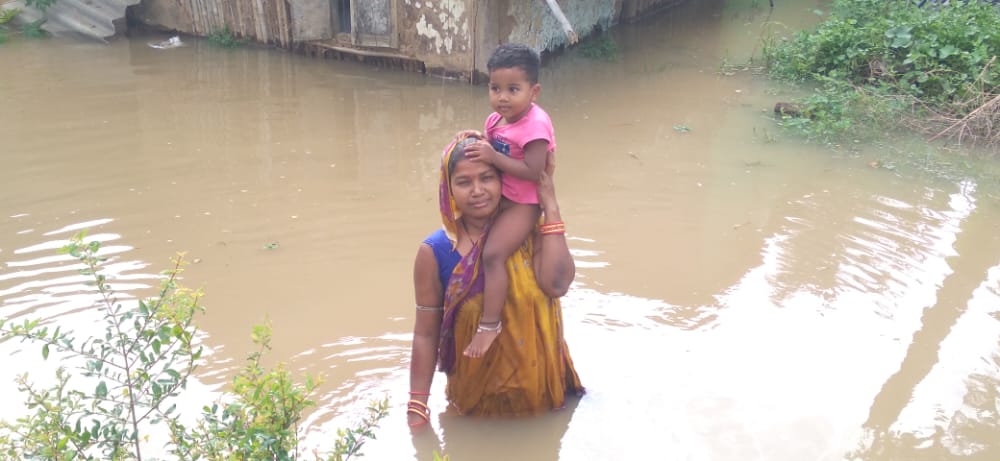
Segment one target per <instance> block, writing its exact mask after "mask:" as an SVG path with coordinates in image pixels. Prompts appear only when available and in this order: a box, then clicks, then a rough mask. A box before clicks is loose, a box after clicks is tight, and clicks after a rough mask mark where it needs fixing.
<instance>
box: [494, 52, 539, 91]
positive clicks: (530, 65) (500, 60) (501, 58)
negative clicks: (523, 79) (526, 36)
mask: <svg viewBox="0 0 1000 461" xmlns="http://www.w3.org/2000/svg"><path fill="white" fill-rule="evenodd" d="M541 61H542V60H541V58H540V57H539V56H538V53H536V52H535V50H533V49H531V48H529V47H527V46H525V45H521V44H519V43H504V44H503V45H500V46H498V47H497V49H495V50H493V54H492V55H490V60H489V61H488V62H487V63H486V70H488V71H489V72H493V71H494V70H496V69H510V68H514V67H517V68H520V69H521V70H523V71H524V73H525V74H528V81H530V82H531V83H532V84H535V83H538V68H539V67H541V64H542V62H541Z"/></svg>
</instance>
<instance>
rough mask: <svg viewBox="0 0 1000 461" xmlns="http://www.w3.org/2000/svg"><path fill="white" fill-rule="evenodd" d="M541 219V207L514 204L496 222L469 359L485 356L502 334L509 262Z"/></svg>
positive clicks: (486, 254) (487, 248) (488, 244)
mask: <svg viewBox="0 0 1000 461" xmlns="http://www.w3.org/2000/svg"><path fill="white" fill-rule="evenodd" d="M538 216H539V208H538V205H526V204H520V203H514V204H511V205H510V206H509V207H508V208H507V209H505V210H504V211H503V212H502V213H500V215H499V216H497V218H496V221H495V222H494V223H493V226H492V228H491V229H490V235H489V237H488V238H487V239H486V243H485V244H484V246H483V277H484V278H485V279H486V280H485V286H484V287H483V313H482V315H480V317H479V328H478V329H476V335H475V336H473V337H472V341H471V342H470V343H469V345H468V346H467V347H466V348H465V352H464V354H465V355H466V356H467V357H472V358H479V357H482V356H483V355H485V354H486V351H488V350H489V348H490V345H491V344H493V340H494V339H496V338H497V336H499V335H500V331H501V330H502V327H503V324H502V323H501V322H500V312H501V311H502V310H503V305H504V301H505V300H506V299H507V288H508V286H509V285H510V280H509V278H508V275H507V259H508V258H510V255H512V254H514V251H516V250H517V249H518V248H519V247H520V246H521V245H522V244H523V243H524V241H525V240H526V239H527V238H528V235H530V234H531V231H532V230H533V229H534V228H535V223H536V222H537V221H538Z"/></svg>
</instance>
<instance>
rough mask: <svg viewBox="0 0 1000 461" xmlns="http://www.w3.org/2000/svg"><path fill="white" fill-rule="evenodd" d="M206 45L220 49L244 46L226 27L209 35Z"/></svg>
mask: <svg viewBox="0 0 1000 461" xmlns="http://www.w3.org/2000/svg"><path fill="white" fill-rule="evenodd" d="M208 43H211V44H212V45H214V46H217V47H220V48H238V47H241V46H243V45H244V42H243V40H240V39H238V38H236V35H235V34H233V31H232V30H230V29H229V26H228V25H227V26H223V27H222V28H221V29H216V30H213V31H212V32H211V33H209V34H208Z"/></svg>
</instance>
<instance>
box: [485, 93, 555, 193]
mask: <svg viewBox="0 0 1000 461" xmlns="http://www.w3.org/2000/svg"><path fill="white" fill-rule="evenodd" d="M501 119H502V116H501V115H500V114H498V113H496V112H494V113H492V114H490V116H489V117H486V138H487V139H489V141H490V144H492V145H493V149H494V150H496V151H497V152H499V153H501V154H504V155H506V156H508V157H511V158H514V159H517V160H524V146H525V145H527V144H528V143H530V142H531V141H537V140H539V139H544V140H545V141H548V143H549V148H548V151H549V152H553V151H555V150H556V135H555V132H554V131H555V130H554V129H553V128H552V119H550V118H549V114H547V113H545V111H544V110H542V108H541V107H538V105H536V104H534V103H532V104H531V108H530V109H528V113H526V114H524V117H521V119H520V120H518V121H516V122H514V123H513V124H510V125H503V126H497V124H498V123H500V120H501ZM502 192H503V196H504V197H507V198H508V199H510V200H511V201H513V202H516V203H530V204H537V203H538V188H537V185H536V184H535V182H534V181H529V180H526V179H521V178H518V177H516V176H514V175H512V174H504V175H503V189H502Z"/></svg>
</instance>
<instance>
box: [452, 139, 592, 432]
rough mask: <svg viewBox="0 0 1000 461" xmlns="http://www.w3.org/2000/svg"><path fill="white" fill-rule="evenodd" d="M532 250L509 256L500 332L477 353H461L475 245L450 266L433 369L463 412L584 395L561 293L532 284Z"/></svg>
mask: <svg viewBox="0 0 1000 461" xmlns="http://www.w3.org/2000/svg"><path fill="white" fill-rule="evenodd" d="M452 147H453V146H452ZM452 147H450V148H449V150H447V151H445V156H444V161H443V162H442V178H443V179H442V188H441V189H442V190H441V202H442V203H441V205H442V218H443V219H444V221H445V230H446V232H448V231H452V232H454V230H455V224H454V223H455V220H457V216H455V214H457V213H454V212H455V211H457V208H456V207H454V205H453V204H454V202H453V199H452V198H451V191H450V185H449V184H447V181H448V179H447V178H448V171H447V164H448V157H449V154H450V150H451V148H452ZM448 221H451V222H450V223H449V222H448ZM449 224H450V225H449ZM448 233H449V236H451V235H454V234H453V233H451V232H448ZM533 254H534V243H533V239H532V238H529V239H528V240H527V241H526V242H525V243H524V244H523V245H522V246H521V247H520V248H518V250H517V251H516V252H514V254H513V255H512V256H511V257H510V258H509V259H508V260H507V262H506V269H507V274H508V276H509V278H510V285H509V289H508V292H507V298H506V301H505V304H504V307H503V310H502V311H501V317H500V318H501V321H502V322H503V330H502V331H501V332H500V334H499V336H497V338H496V339H495V340H494V341H493V344H492V345H491V346H490V348H489V350H488V351H487V352H486V354H485V355H484V356H483V357H481V358H476V359H473V358H469V357H465V356H464V355H462V351H464V350H465V347H466V346H467V345H468V344H469V342H470V341H471V340H472V337H473V336H474V335H475V334H476V328H477V327H478V325H479V317H480V315H481V314H482V309H483V285H484V281H483V273H482V271H481V270H480V262H481V250H480V248H479V245H475V246H474V247H473V249H472V251H470V252H469V253H468V254H466V255H465V256H464V257H463V258H462V259H461V261H460V262H459V263H458V264H457V265H456V266H455V269H454V271H453V272H452V275H451V278H450V279H449V281H448V284H447V286H445V299H444V306H445V313H444V320H443V322H442V326H441V330H442V331H441V345H440V350H439V353H438V357H439V367H440V369H441V370H442V371H444V372H446V373H447V375H448V383H447V387H446V393H447V398H448V401H449V403H450V404H451V406H452V407H453V408H455V409H456V410H457V411H458V412H460V413H462V414H471V415H486V416H493V415H496V416H521V415H532V414H537V413H540V412H543V411H548V410H553V409H559V408H562V407H563V406H564V403H565V401H566V396H567V395H571V394H582V393H583V386H582V385H581V384H580V378H579V376H578V375H577V373H576V370H575V369H574V367H573V361H572V359H571V358H570V354H569V349H568V348H567V345H566V341H565V339H564V337H563V321H562V308H561V305H560V303H559V299H553V298H549V297H548V296H546V295H545V293H543V292H542V290H541V289H540V288H539V287H538V282H537V281H536V280H535V272H534V266H533Z"/></svg>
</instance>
